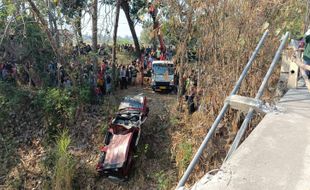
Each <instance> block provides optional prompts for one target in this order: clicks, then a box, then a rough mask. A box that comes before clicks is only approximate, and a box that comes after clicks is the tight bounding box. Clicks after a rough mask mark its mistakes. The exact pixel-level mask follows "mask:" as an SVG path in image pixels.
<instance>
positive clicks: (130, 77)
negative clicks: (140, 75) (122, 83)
mask: <svg viewBox="0 0 310 190" xmlns="http://www.w3.org/2000/svg"><path fill="white" fill-rule="evenodd" d="M126 79H127V85H131V79H132V75H131V67H129V66H127V68H126Z"/></svg>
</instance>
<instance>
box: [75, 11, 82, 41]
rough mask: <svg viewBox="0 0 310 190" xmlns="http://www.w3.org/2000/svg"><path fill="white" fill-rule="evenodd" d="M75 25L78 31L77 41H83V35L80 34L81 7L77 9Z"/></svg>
mask: <svg viewBox="0 0 310 190" xmlns="http://www.w3.org/2000/svg"><path fill="white" fill-rule="evenodd" d="M75 27H76V30H77V33H78V38H79V41H78V43H83V35H82V9H81V8H79V9H78V16H77V18H76V23H75Z"/></svg>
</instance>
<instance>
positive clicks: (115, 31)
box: [112, 0, 122, 91]
mask: <svg viewBox="0 0 310 190" xmlns="http://www.w3.org/2000/svg"><path fill="white" fill-rule="evenodd" d="M121 1H122V0H117V2H116V12H115V20H114V31H113V49H112V78H113V80H112V81H113V83H112V90H113V91H114V88H115V82H116V80H117V75H116V74H117V73H116V72H115V71H116V67H115V64H116V48H117V44H116V40H117V29H118V21H119V11H120V8H121Z"/></svg>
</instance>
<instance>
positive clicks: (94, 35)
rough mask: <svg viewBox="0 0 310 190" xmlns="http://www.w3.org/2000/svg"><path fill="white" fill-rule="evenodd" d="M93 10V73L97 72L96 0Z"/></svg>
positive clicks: (94, 0) (95, 0) (96, 0)
mask: <svg viewBox="0 0 310 190" xmlns="http://www.w3.org/2000/svg"><path fill="white" fill-rule="evenodd" d="M92 7H93V10H92V24H93V25H92V51H93V53H94V57H93V67H94V74H95V76H96V74H97V63H98V59H97V51H98V48H97V45H98V25H97V23H98V0H93V6H92Z"/></svg>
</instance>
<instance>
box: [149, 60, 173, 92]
mask: <svg viewBox="0 0 310 190" xmlns="http://www.w3.org/2000/svg"><path fill="white" fill-rule="evenodd" d="M151 87H152V89H153V91H157V92H162V91H172V90H174V88H175V84H174V64H173V62H171V61H153V63H152V81H151Z"/></svg>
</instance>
